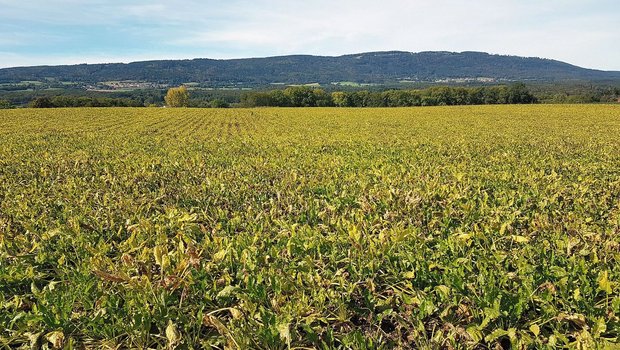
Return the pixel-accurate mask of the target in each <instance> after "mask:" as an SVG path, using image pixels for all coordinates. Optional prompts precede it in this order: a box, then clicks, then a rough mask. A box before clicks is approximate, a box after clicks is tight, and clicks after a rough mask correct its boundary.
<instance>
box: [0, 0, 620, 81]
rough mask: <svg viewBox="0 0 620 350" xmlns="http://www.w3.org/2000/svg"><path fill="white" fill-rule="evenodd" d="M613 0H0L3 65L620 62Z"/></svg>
mask: <svg viewBox="0 0 620 350" xmlns="http://www.w3.org/2000/svg"><path fill="white" fill-rule="evenodd" d="M618 27H620V4H619V3H618V1H617V0H581V1H576V0H536V1H535V0H470V1H455V0H424V1H416V0H409V1H405V0H379V1H377V0H375V1H367V0H341V1H338V0H305V1H296V0H288V1H285V0H254V1H249V0H246V1H244V0H227V1H212V0H204V1H197V0H185V1H177V0H167V1H160V0H150V1H146V0H135V1H132V0H124V1H121V0H107V1H104V0H90V1H78V0H0V67H11V66H26V65H38V64H76V63H104V62H131V61H137V60H148V59H164V58H170V59H180V58H197V57H207V58H240V57H263V56H275V55H286V54H317V55H341V54H349V53H359V52H366V51H381V50H403V51H412V52H419V51H429V50H441V51H485V52H490V53H498V54H510V55H519V56H535V57H545V58H553V59H558V60H561V61H565V62H569V63H572V64H576V65H579V66H583V67H587V68H597V69H606V70H620V48H619V47H620V30H619V29H618Z"/></svg>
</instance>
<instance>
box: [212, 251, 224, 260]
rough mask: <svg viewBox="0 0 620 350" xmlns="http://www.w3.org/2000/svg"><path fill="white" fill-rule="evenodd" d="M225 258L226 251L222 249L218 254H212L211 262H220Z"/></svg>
mask: <svg viewBox="0 0 620 350" xmlns="http://www.w3.org/2000/svg"><path fill="white" fill-rule="evenodd" d="M225 257H226V249H222V250H220V251H219V252H217V253H215V254H213V261H214V262H220V261H222V260H224V258H225Z"/></svg>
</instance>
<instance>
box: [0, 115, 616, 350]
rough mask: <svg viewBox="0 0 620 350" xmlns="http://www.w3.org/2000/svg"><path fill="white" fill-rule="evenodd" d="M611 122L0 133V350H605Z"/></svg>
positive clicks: (3, 126) (389, 118) (508, 120)
mask: <svg viewBox="0 0 620 350" xmlns="http://www.w3.org/2000/svg"><path fill="white" fill-rule="evenodd" d="M619 317H620V108H619V106H611V105H600V106H593V105H590V106H501V107H497V106H485V107H436V108H412V109H396V108H394V109H335V108H332V109H248V110H245V109H231V110H214V109H207V110H202V109H155V108H153V109H148V108H142V109H54V110H35V109H22V110H8V111H0V348H1V349H9V348H11V349H13V348H20V347H21V348H25V349H26V348H27V349H29V348H44V349H45V348H47V349H60V348H65V349H83V348H105V349H124V348H168V349H173V348H179V349H192V348H193V349H198V348H207V349H209V348H213V349H315V348H316V349H395V348H399V349H409V348H414V349H442V348H443V349H502V348H503V349H508V348H513V349H526V348H529V349H534V348H536V349H542V348H549V349H554V348H566V347H570V348H601V349H617V348H618V342H620V319H619Z"/></svg>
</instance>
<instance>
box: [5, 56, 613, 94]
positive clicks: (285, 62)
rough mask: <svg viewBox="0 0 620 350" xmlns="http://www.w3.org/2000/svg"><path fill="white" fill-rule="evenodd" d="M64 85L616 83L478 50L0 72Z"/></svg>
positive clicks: (558, 65)
mask: <svg viewBox="0 0 620 350" xmlns="http://www.w3.org/2000/svg"><path fill="white" fill-rule="evenodd" d="M50 80H51V81H68V82H77V83H82V84H94V83H98V82H106V81H138V82H147V83H154V84H179V83H188V82H196V83H200V84H207V85H213V86H258V85H267V84H278V83H280V84H307V83H321V84H330V83H336V82H354V83H361V84H386V83H394V82H399V81H415V82H446V83H451V82H469V81H478V82H502V81H538V82H559V81H618V80H620V72H608V71H598V70H592V69H585V68H581V67H577V66H574V65H570V64H568V63H564V62H560V61H555V60H549V59H542V58H525V57H517V56H501V55H491V54H487V53H482V52H462V53H454V52H420V53H410V52H400V51H392V52H372V53H362V54H355V55H345V56H339V57H325V56H308V55H295V56H280V57H268V58H249V59H231V60H213V59H193V60H163V61H144V62H133V63H128V64H124V63H113V64H81V65H70V66H37V67H19V68H5V69H0V83H16V82H20V81H50Z"/></svg>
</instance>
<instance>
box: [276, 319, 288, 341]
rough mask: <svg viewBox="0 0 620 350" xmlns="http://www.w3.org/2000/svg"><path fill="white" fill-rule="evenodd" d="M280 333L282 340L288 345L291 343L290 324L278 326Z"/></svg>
mask: <svg viewBox="0 0 620 350" xmlns="http://www.w3.org/2000/svg"><path fill="white" fill-rule="evenodd" d="M278 333H280V338H281V339H282V340H284V341H286V343H287V344H290V342H291V331H290V328H289V325H288V323H281V324H279V325H278Z"/></svg>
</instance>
